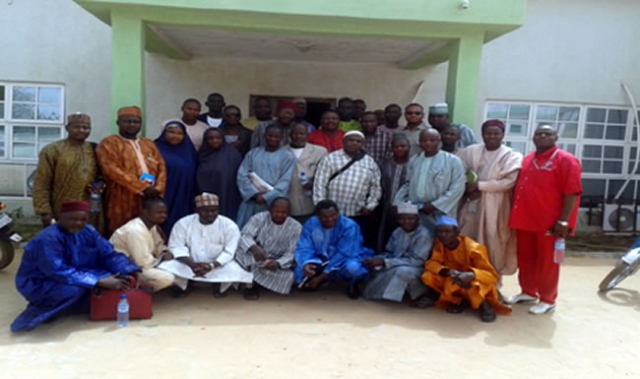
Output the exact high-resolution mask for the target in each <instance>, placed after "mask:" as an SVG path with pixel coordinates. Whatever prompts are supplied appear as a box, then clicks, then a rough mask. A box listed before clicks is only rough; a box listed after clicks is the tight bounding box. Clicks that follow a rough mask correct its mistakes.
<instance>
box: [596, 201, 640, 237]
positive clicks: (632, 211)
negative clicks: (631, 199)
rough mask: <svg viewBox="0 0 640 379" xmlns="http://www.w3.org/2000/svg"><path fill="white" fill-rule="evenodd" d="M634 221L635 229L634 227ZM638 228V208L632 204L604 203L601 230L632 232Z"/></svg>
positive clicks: (639, 221)
mask: <svg viewBox="0 0 640 379" xmlns="http://www.w3.org/2000/svg"><path fill="white" fill-rule="evenodd" d="M634 221H635V229H634ZM638 229H640V209H638V210H636V206H635V205H633V204H620V205H618V204H605V205H604V214H603V215H602V231H603V232H634V231H636V230H638Z"/></svg>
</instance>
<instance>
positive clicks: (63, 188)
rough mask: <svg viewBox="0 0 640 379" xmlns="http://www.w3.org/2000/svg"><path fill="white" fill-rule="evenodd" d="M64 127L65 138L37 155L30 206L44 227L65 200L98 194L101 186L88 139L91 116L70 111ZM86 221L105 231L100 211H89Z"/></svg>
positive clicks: (102, 185)
mask: <svg viewBox="0 0 640 379" xmlns="http://www.w3.org/2000/svg"><path fill="white" fill-rule="evenodd" d="M66 130H67V133H68V136H67V138H66V139H64V140H60V141H56V142H53V143H50V144H49V145H47V146H45V147H44V148H43V149H42V151H41V152H40V156H39V158H38V167H37V168H36V172H35V180H34V183H33V192H32V197H33V209H34V211H35V213H36V214H38V215H39V216H40V219H41V220H42V225H43V226H44V227H45V228H46V227H47V226H49V225H50V224H51V222H52V220H53V219H54V218H55V219H57V218H58V215H59V210H60V205H61V204H62V203H63V202H64V201H67V200H83V201H87V200H89V196H90V194H91V192H92V191H95V192H97V193H100V194H101V193H102V189H103V187H104V182H103V181H102V179H101V177H100V175H99V170H98V164H97V163H96V159H95V155H94V148H95V143H91V142H87V138H88V137H89V134H90V133H91V117H89V115H88V114H85V113H74V114H71V115H69V116H68V117H67V125H66ZM94 184H95V186H94ZM89 221H90V222H91V224H92V225H93V226H94V227H95V228H96V229H98V230H99V231H100V232H103V231H104V230H103V224H104V217H103V215H102V212H101V211H99V210H97V211H95V212H93V213H91V216H90V220H89Z"/></svg>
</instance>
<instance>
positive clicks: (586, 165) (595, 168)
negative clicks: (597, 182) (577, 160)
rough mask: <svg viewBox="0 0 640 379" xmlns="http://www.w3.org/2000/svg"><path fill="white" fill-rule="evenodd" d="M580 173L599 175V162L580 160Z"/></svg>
mask: <svg viewBox="0 0 640 379" xmlns="http://www.w3.org/2000/svg"><path fill="white" fill-rule="evenodd" d="M582 171H583V172H592V173H596V174H599V173H600V161H599V160H592V159H583V160H582Z"/></svg>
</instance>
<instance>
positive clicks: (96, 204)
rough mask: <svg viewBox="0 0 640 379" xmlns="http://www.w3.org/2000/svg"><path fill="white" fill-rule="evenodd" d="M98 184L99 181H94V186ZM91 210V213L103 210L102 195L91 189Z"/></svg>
mask: <svg viewBox="0 0 640 379" xmlns="http://www.w3.org/2000/svg"><path fill="white" fill-rule="evenodd" d="M97 186H98V184H97V183H93V188H96V187H97ZM89 210H90V211H91V213H100V212H101V211H102V196H100V194H99V193H97V192H93V191H91V196H90V197H89Z"/></svg>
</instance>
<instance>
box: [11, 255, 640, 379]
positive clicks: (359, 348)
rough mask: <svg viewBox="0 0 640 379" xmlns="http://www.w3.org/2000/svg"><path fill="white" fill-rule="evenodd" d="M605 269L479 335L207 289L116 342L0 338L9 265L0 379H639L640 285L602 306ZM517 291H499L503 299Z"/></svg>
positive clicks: (407, 315)
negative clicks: (220, 295) (548, 303)
mask: <svg viewBox="0 0 640 379" xmlns="http://www.w3.org/2000/svg"><path fill="white" fill-rule="evenodd" d="M612 265H613V260H604V259H589V258H574V259H569V260H568V262H567V263H566V264H565V265H564V267H563V271H562V279H561V288H560V299H559V301H558V309H557V311H556V312H555V314H552V315H547V316H537V317H536V316H530V315H528V314H527V313H526V310H527V307H525V306H519V307H516V309H515V311H514V313H513V315H512V316H510V317H502V318H500V319H499V320H498V321H497V322H496V323H494V324H482V323H481V322H480V321H479V320H478V319H477V316H476V314H475V313H468V314H465V315H455V316H454V315H448V314H446V313H444V312H442V311H439V310H436V309H429V310H416V309H410V308H408V307H406V306H404V305H398V304H390V303H376V302H368V301H363V300H358V301H351V300H349V299H347V298H346V296H344V294H343V293H342V291H341V289H340V288H333V289H328V290H327V291H325V292H324V293H317V294H301V293H295V294H293V295H292V296H290V297H286V298H285V297H280V296H276V295H265V296H263V298H262V299H261V300H260V301H258V302H252V303H250V302H246V301H244V300H243V299H242V297H241V296H240V295H239V294H238V293H232V294H231V295H230V296H229V297H227V298H226V299H214V298H212V297H211V296H210V295H209V292H208V291H207V290H206V289H202V290H201V291H198V292H196V293H194V294H193V295H192V296H191V297H189V298H187V299H182V300H173V299H172V298H170V297H169V295H168V294H160V295H159V296H158V297H157V299H156V302H155V306H154V311H155V313H156V315H155V316H154V318H153V319H152V320H147V321H140V322H133V323H132V324H131V325H130V326H129V327H127V328H124V329H118V328H116V327H115V322H108V323H89V322H88V321H87V320H86V318H85V317H82V316H77V317H72V318H66V319H61V320H58V321H57V322H55V323H52V324H49V325H44V326H42V327H40V328H38V329H36V330H35V331H33V332H31V333H23V334H14V335H12V334H10V333H9V331H8V330H9V324H10V322H11V321H12V319H13V318H14V317H15V316H16V315H17V314H18V313H19V312H20V311H21V310H22V308H23V307H24V305H25V303H24V301H23V300H22V298H21V297H20V296H19V295H18V294H17V293H16V292H15V290H14V287H13V276H14V273H15V270H16V266H17V263H16V262H14V264H13V265H12V266H11V267H10V268H9V269H8V270H5V271H4V272H0V288H1V290H0V304H2V306H1V307H0V378H20V379H23V378H50V379H54V378H118V379H128V378H153V379H156V378H208V377H216V378H243V379H244V378H412V379H414V378H424V377H429V378H454V377H458V378H471V377H472V376H473V377H474V378H476V379H480V378H492V379H500V378H510V379H511V378H542V377H545V378H611V379H613V378H625V377H630V378H631V377H640V367H638V363H639V362H640V342H639V341H638V338H639V337H640V294H639V292H638V290H640V275H639V276H636V277H633V278H631V279H629V280H628V281H626V282H624V283H622V286H621V287H622V288H621V289H619V290H616V291H612V292H611V293H610V294H608V295H607V296H600V295H598V294H597V292H596V287H597V284H598V283H599V282H600V280H601V279H602V278H603V276H604V275H605V274H606V273H607V272H608V271H609V269H610V268H611V267H612ZM517 291H518V287H517V285H516V281H515V279H514V278H507V280H506V281H505V290H504V292H505V293H507V294H512V293H515V292H517Z"/></svg>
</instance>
